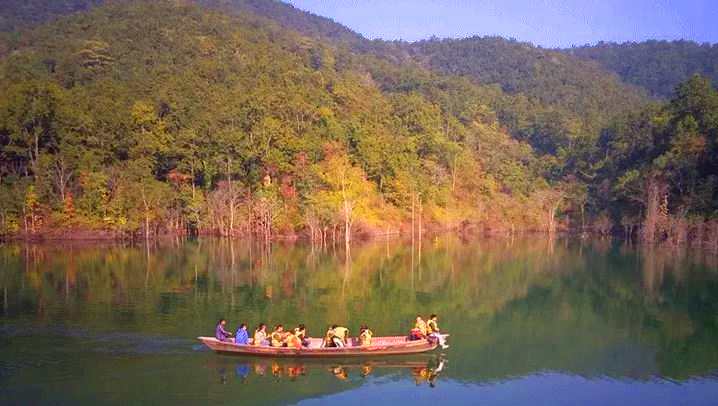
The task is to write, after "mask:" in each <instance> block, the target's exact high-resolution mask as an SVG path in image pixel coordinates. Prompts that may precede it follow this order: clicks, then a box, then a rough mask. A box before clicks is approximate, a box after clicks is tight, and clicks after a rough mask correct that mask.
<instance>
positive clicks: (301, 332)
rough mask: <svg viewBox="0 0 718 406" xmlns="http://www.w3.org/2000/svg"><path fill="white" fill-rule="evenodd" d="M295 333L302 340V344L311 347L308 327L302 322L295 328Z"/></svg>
mask: <svg viewBox="0 0 718 406" xmlns="http://www.w3.org/2000/svg"><path fill="white" fill-rule="evenodd" d="M294 335H295V336H297V338H298V339H299V340H300V341H301V342H302V345H303V346H305V347H309V338H307V328H306V327H304V324H300V325H299V326H297V328H295V329H294Z"/></svg>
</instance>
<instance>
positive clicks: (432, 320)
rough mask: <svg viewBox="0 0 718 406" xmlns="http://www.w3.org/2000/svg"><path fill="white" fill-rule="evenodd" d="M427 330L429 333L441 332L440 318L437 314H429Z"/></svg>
mask: <svg viewBox="0 0 718 406" xmlns="http://www.w3.org/2000/svg"><path fill="white" fill-rule="evenodd" d="M426 330H427V331H426V332H427V334H434V333H437V334H438V333H441V330H439V318H438V317H437V316H436V315H435V314H432V315H431V316H429V320H427V321H426Z"/></svg>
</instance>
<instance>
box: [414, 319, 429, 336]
mask: <svg viewBox="0 0 718 406" xmlns="http://www.w3.org/2000/svg"><path fill="white" fill-rule="evenodd" d="M414 328H415V329H417V330H419V331H420V332H421V335H423V336H424V337H426V336H427V335H428V331H427V327H426V322H425V321H424V319H422V318H421V316H416V324H414Z"/></svg>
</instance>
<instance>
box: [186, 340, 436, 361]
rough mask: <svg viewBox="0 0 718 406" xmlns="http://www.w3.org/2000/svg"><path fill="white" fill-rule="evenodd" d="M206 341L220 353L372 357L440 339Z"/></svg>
mask: <svg viewBox="0 0 718 406" xmlns="http://www.w3.org/2000/svg"><path fill="white" fill-rule="evenodd" d="M197 339H198V340H200V341H201V342H202V343H204V345H206V346H207V347H209V348H210V349H211V350H213V351H215V352H217V353H223V354H236V355H251V356H260V357H261V356H266V357H307V358H328V357H368V356H384V355H406V354H417V353H421V352H427V351H432V350H434V349H436V347H437V346H438V345H439V343H438V342H437V341H436V340H426V339H424V340H416V341H409V339H408V338H407V337H406V336H396V337H374V338H372V340H371V342H372V344H371V345H365V346H362V345H359V343H358V340H357V339H356V338H353V339H351V340H349V343H347V346H346V347H342V348H337V347H325V348H322V347H321V343H322V339H321V338H310V339H309V346H307V347H302V348H293V347H268V346H254V345H247V344H234V343H231V342H223V341H219V340H217V339H216V338H214V337H197Z"/></svg>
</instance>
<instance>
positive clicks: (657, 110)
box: [595, 76, 718, 217]
mask: <svg viewBox="0 0 718 406" xmlns="http://www.w3.org/2000/svg"><path fill="white" fill-rule="evenodd" d="M717 112H718V91H716V90H715V89H714V88H713V87H712V86H711V84H710V82H709V81H708V80H707V79H706V78H703V77H700V76H694V77H692V78H691V79H689V80H688V81H686V82H685V83H683V84H681V85H680V86H678V87H677V89H676V92H675V97H674V98H673V100H672V101H671V102H670V103H667V104H665V105H663V106H653V107H650V108H648V109H646V110H644V111H642V112H640V113H637V114H631V115H628V116H627V117H625V118H624V119H623V120H620V121H618V122H616V123H615V124H614V125H613V126H612V127H611V128H609V129H608V130H607V131H606V132H605V133H604V135H603V138H602V141H601V152H600V153H599V154H598V155H599V156H602V157H604V158H603V159H602V162H601V165H602V168H601V170H600V177H599V179H598V182H597V185H601V184H610V185H612V188H611V195H610V196H611V199H612V200H613V202H607V201H601V200H600V198H598V196H597V200H596V201H597V203H598V205H599V206H603V207H606V206H610V205H613V208H614V212H626V213H637V212H640V211H641V210H643V208H644V207H645V204H646V201H645V199H646V193H647V192H646V189H645V188H646V185H647V180H648V179H660V180H661V181H662V182H665V183H667V184H669V185H670V188H669V191H668V208H669V209H670V210H671V212H673V213H684V214H689V215H698V216H703V217H712V216H715V215H716V214H718V205H716V202H717V201H718V200H717V198H718V196H716V194H715V191H716V187H717V186H718V184H717V183H716V180H717V179H718V172H717V168H718V161H716V152H718V119H717ZM602 192H603V190H602V189H601V187H600V186H599V187H597V188H596V190H595V193H596V195H600V194H602Z"/></svg>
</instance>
